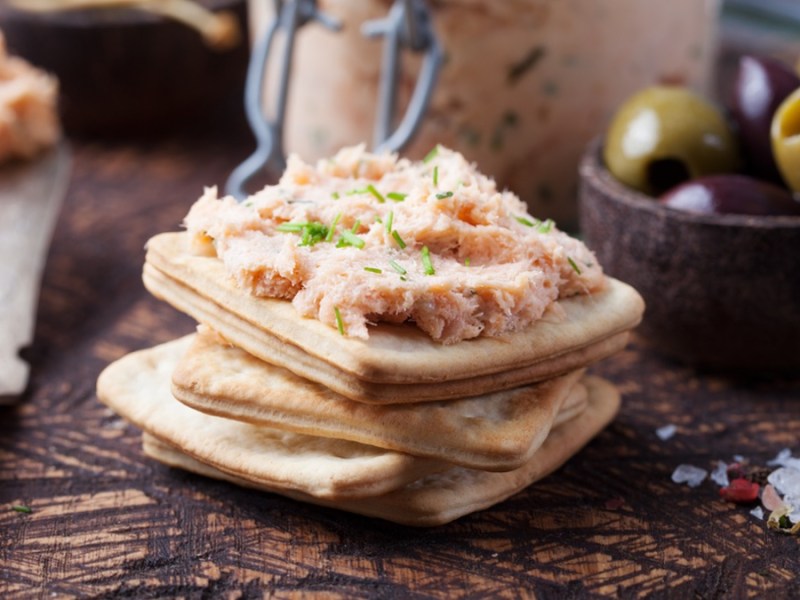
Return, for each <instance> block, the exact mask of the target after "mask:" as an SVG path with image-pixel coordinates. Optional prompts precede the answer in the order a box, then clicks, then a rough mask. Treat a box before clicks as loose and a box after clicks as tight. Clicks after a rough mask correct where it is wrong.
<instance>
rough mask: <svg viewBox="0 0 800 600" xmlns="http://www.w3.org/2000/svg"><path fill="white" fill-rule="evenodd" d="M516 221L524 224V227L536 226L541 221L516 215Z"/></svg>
mask: <svg viewBox="0 0 800 600" xmlns="http://www.w3.org/2000/svg"><path fill="white" fill-rule="evenodd" d="M516 219H517V223H521V224H522V225H525V227H536V226H537V225H538V224H539V223H541V221H539V220H538V219H536V220H535V221H531V220H530V219H526V218H525V217H516Z"/></svg>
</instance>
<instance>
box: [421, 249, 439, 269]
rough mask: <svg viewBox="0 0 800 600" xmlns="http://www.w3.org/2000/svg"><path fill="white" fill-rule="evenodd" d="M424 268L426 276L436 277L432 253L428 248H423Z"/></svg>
mask: <svg viewBox="0 0 800 600" xmlns="http://www.w3.org/2000/svg"><path fill="white" fill-rule="evenodd" d="M422 268H423V269H424V270H425V275H435V274H436V270H435V269H434V268H433V263H432V262H431V253H430V250H428V247H427V246H423V247H422Z"/></svg>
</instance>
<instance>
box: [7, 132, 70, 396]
mask: <svg viewBox="0 0 800 600" xmlns="http://www.w3.org/2000/svg"><path fill="white" fill-rule="evenodd" d="M69 171H70V151H69V149H68V147H67V145H66V144H64V143H62V144H60V145H58V146H56V147H55V148H53V149H52V150H50V151H49V152H47V153H46V154H44V155H42V156H40V157H39V158H36V159H34V160H30V161H15V162H11V163H7V164H5V165H2V166H0V256H2V257H3V260H2V261H0V404H8V403H10V402H12V401H13V400H14V399H15V398H16V397H17V396H18V395H19V394H21V393H22V392H23V390H24V389H25V386H26V384H27V381H28V370H29V367H28V364H27V363H26V362H25V361H23V360H22V359H21V358H20V357H19V351H20V349H21V348H24V347H25V346H27V345H28V344H30V343H31V341H32V339H33V331H34V325H35V322H36V305H37V300H38V295H39V285H40V281H41V276H42V270H43V268H44V263H45V259H46V256H47V249H48V247H49V245H50V237H51V234H52V231H53V226H54V225H55V222H56V218H57V217H58V212H59V208H60V206H61V202H62V199H63V197H64V192H65V191H66V188H67V183H68V179H69Z"/></svg>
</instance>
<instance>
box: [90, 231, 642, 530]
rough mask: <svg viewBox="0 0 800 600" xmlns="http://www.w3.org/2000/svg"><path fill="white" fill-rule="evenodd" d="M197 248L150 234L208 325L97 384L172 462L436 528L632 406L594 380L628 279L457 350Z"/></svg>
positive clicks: (160, 258)
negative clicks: (269, 293)
mask: <svg viewBox="0 0 800 600" xmlns="http://www.w3.org/2000/svg"><path fill="white" fill-rule="evenodd" d="M189 248H190V243H189V234H188V233H166V234H161V235H158V236H156V237H154V238H153V239H151V240H150V241H149V243H148V246H147V257H146V264H145V268H144V281H145V285H146V287H147V289H148V290H149V291H150V292H151V293H152V294H154V295H155V296H156V297H158V298H161V299H163V300H165V301H167V302H168V303H170V304H171V305H173V306H174V307H175V308H177V309H178V310H180V311H183V312H185V313H186V314H188V315H190V316H192V317H193V318H194V319H196V320H197V321H198V322H199V323H200V326H199V328H198V331H197V333H196V334H193V335H190V336H188V337H185V338H182V339H179V340H175V341H173V342H170V343H167V344H164V345H161V346H158V347H155V348H152V349H149V350H144V351H140V352H136V353H133V354H130V355H128V356H126V357H123V358H122V359H120V360H119V361H117V362H115V363H114V364H112V365H110V366H109V367H108V368H107V369H106V370H105V371H104V372H103V373H102V375H101V376H100V379H99V381H98V396H99V398H100V399H101V401H103V402H104V403H106V404H107V405H108V406H110V407H111V408H112V409H114V410H115V411H116V412H117V413H119V414H120V415H122V416H123V417H124V418H126V419H128V420H129V421H131V422H132V423H134V424H135V425H137V426H138V427H140V428H141V429H143V430H144V432H145V433H144V450H145V452H146V453H147V454H148V455H149V456H151V457H153V458H155V459H157V460H159V461H162V462H164V463H166V464H168V465H172V466H175V467H180V468H183V469H187V470H189V471H193V472H195V473H200V474H203V475H207V476H210V477H215V478H218V479H223V480H227V481H231V482H234V483H237V484H240V485H243V486H247V487H251V488H257V489H262V490H266V491H269V492H274V493H278V494H283V495H285V496H288V497H291V498H295V499H299V500H303V501H307V502H311V503H315V504H319V505H324V506H330V507H336V508H339V509H343V510H348V511H352V512H355V513H360V514H364V515H369V516H374V517H380V518H383V519H388V520H390V521H394V522H397V523H402V524H407V525H414V526H431V525H438V524H442V523H446V522H449V521H452V520H454V519H457V518H459V517H461V516H463V515H465V514H468V513H471V512H473V511H476V510H480V509H483V508H486V507H489V506H491V505H493V504H495V503H497V502H500V501H502V500H504V499H505V498H507V497H509V496H511V495H512V494H515V493H516V492H518V491H520V490H522V489H523V488H525V487H526V486H528V485H530V484H531V483H533V482H535V481H537V480H538V479H541V478H542V477H544V476H546V475H547V474H549V473H551V472H552V471H554V470H555V469H557V468H558V467H559V466H561V465H562V464H563V463H564V462H565V461H567V460H568V459H569V458H570V457H571V456H572V455H574V454H575V453H576V452H577V451H578V450H579V449H580V448H581V447H582V446H583V445H584V444H586V443H587V442H588V441H589V440H590V439H591V438H592V437H593V436H595V435H596V434H597V433H598V432H599V431H600V430H602V429H603V427H605V426H606V425H607V424H608V423H609V422H610V421H611V420H612V419H613V417H614V415H615V414H616V412H617V410H618V407H619V401H620V400H619V395H618V393H617V391H616V390H615V388H614V387H613V386H612V385H611V384H609V383H608V382H606V381H603V380H601V379H599V378H597V377H591V376H586V375H585V373H584V371H585V367H586V366H587V365H589V364H591V363H593V362H595V361H597V360H600V359H602V358H605V357H607V356H609V355H611V354H612V353H615V352H617V351H619V350H620V349H622V348H623V347H624V345H625V344H626V342H627V339H628V335H629V331H630V329H631V328H633V327H634V326H635V325H636V324H637V323H638V322H639V320H640V318H641V315H642V311H643V303H642V300H641V298H640V297H639V295H638V294H637V293H636V292H635V291H634V290H633V289H632V288H630V287H629V286H627V285H625V284H623V283H621V282H619V281H616V280H614V279H611V278H609V279H608V285H606V286H605V288H604V289H603V290H602V291H601V292H598V293H595V294H592V295H583V296H573V297H570V298H566V299H562V300H559V301H558V304H559V305H560V309H561V310H559V311H557V313H558V314H559V316H558V317H557V318H556V317H549V316H547V315H546V316H545V318H543V319H541V320H539V321H537V322H535V323H534V324H533V325H531V326H529V327H528V328H526V329H524V330H522V331H518V332H515V333H511V334H509V335H507V336H504V337H502V338H487V337H478V338H475V339H471V340H465V341H462V342H460V343H457V344H453V345H442V344H440V343H437V342H435V341H433V340H431V339H430V338H429V337H428V336H427V335H426V334H425V333H423V332H421V331H420V330H419V329H417V328H416V327H414V326H413V325H411V324H401V325H397V324H388V323H380V324H378V325H375V326H373V327H371V328H370V335H369V338H368V339H366V340H364V339H354V338H349V337H345V336H342V335H340V334H339V332H337V331H336V329H333V328H331V327H329V326H327V325H324V324H322V323H321V322H319V321H317V320H314V319H308V318H301V317H300V316H298V315H297V313H296V312H295V310H294V308H293V307H292V305H291V304H290V303H289V302H287V301H285V300H279V299H270V298H263V297H255V296H253V295H251V294H250V293H249V292H247V291H246V290H243V289H241V288H239V287H237V286H236V284H235V283H234V282H233V281H232V280H231V279H230V278H229V277H228V276H227V274H226V272H225V269H224V266H223V264H222V263H221V261H220V260H218V259H217V258H215V257H207V256H197V255H195V254H193V253H192V252H191V251H190V250H189ZM548 314H551V313H548ZM552 314H556V313H555V312H553V313H552Z"/></svg>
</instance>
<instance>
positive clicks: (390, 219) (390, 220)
mask: <svg viewBox="0 0 800 600" xmlns="http://www.w3.org/2000/svg"><path fill="white" fill-rule="evenodd" d="M393 223H394V212H393V211H391V210H390V211H389V214H388V215H386V233H388V234H389V235H391V234H392V224H393Z"/></svg>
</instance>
